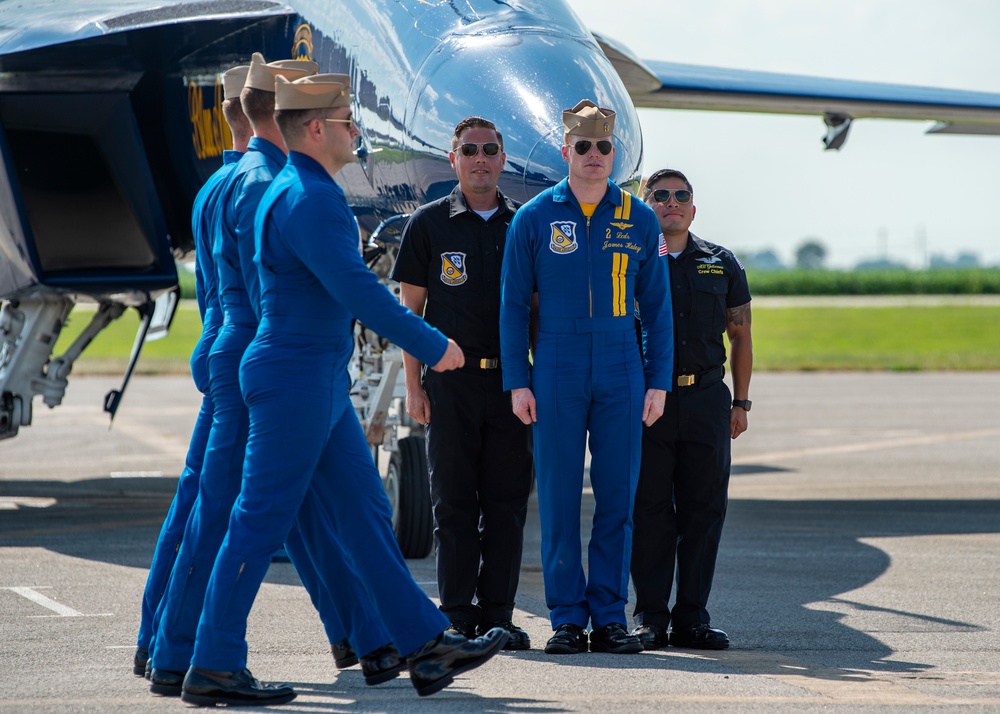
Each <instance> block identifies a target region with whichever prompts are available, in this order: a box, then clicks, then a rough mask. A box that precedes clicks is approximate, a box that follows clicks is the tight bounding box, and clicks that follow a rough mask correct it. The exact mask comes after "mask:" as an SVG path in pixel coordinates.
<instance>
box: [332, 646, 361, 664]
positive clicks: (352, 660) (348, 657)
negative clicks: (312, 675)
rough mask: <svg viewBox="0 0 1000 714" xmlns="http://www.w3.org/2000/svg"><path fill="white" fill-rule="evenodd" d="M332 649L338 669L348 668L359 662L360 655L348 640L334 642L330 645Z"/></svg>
mask: <svg viewBox="0 0 1000 714" xmlns="http://www.w3.org/2000/svg"><path fill="white" fill-rule="evenodd" d="M330 651H331V652H333V664H334V666H335V667H336V668H337V669H347V668H348V667H353V666H354V665H356V664H357V663H358V655H357V654H355V652H354V648H353V647H351V643H350V642H348V641H347V640H341V641H340V642H334V643H333V644H332V645H330Z"/></svg>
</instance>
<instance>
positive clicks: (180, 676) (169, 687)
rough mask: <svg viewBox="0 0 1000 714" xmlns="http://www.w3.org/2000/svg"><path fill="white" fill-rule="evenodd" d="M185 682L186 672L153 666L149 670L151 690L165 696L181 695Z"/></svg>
mask: <svg viewBox="0 0 1000 714" xmlns="http://www.w3.org/2000/svg"><path fill="white" fill-rule="evenodd" d="M183 684H184V672H175V671H173V670H170V669H157V668H156V667H153V669H152V670H150V672H149V691H150V692H152V693H153V694H159V695H161V696H164V697H179V696H180V695H181V685H183Z"/></svg>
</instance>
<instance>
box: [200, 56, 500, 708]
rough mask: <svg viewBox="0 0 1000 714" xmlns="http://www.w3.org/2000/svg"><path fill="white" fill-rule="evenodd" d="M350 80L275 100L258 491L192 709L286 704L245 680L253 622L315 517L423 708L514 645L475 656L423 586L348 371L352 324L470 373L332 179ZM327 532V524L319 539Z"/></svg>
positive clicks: (242, 503)
mask: <svg viewBox="0 0 1000 714" xmlns="http://www.w3.org/2000/svg"><path fill="white" fill-rule="evenodd" d="M342 77H343V75H317V76H315V77H307V78H303V79H299V80H296V81H295V82H286V81H285V80H284V79H283V78H278V81H277V84H276V108H277V112H276V117H277V121H278V125H279V127H280V129H281V132H282V136H283V137H284V139H285V142H286V144H287V146H288V148H289V149H290V152H289V157H288V163H287V165H286V166H285V168H284V169H282V171H281V173H279V174H278V176H276V177H275V179H274V182H273V183H272V184H271V186H270V187H269V188H268V190H267V192H266V193H265V195H264V197H263V198H262V200H261V203H260V206H259V208H258V211H257V216H256V221H255V225H254V234H255V245H256V251H255V255H254V262H255V264H256V265H257V268H258V275H259V279H260V281H259V285H260V296H261V301H260V308H261V320H260V327H259V329H258V330H257V334H256V336H255V337H254V340H253V342H252V343H251V344H250V346H249V348H248V349H247V352H246V356H245V357H244V359H243V364H242V365H241V370H240V381H241V384H242V387H243V393H244V396H245V398H246V403H247V406H248V407H249V411H250V438H249V441H248V443H247V450H246V461H245V464H244V476H243V486H242V490H241V491H240V496H239V499H238V500H237V502H236V505H235V506H234V508H233V512H232V517H231V518H230V522H229V531H228V533H227V534H226V539H225V541H224V542H223V544H222V548H221V550H220V551H219V556H218V558H217V560H216V562H215V566H214V568H213V571H212V577H211V581H210V582H209V586H208V590H207V592H206V597H205V606H204V610H203V612H202V616H201V621H200V623H199V625H198V636H197V641H196V644H195V650H194V656H193V658H192V661H191V668H190V669H189V670H188V673H187V676H186V677H185V679H184V691H183V694H182V698H183V699H184V701H186V702H189V703H193V704H201V705H206V704H218V703H227V704H280V703H284V702H287V701H290V700H291V699H293V698H294V697H295V691H294V689H292V687H290V686H288V685H274V684H262V683H260V682H259V681H257V680H256V679H255V678H254V677H253V675H251V674H250V672H249V670H248V669H247V668H246V664H247V662H246V659H247V643H246V639H245V638H246V621H247V616H248V615H249V612H250V609H251V606H252V605H253V601H254V598H255V597H256V594H257V591H258V589H259V588H260V584H261V582H262V580H263V579H264V575H265V574H266V572H267V567H268V564H269V561H270V557H271V553H273V552H274V550H275V549H276V548H277V547H278V546H279V545H281V543H282V541H283V540H284V539H285V536H286V534H287V533H288V532H289V529H290V528H291V527H292V525H293V522H294V521H295V519H296V514H298V513H300V511H302V510H303V509H313V510H317V511H321V512H324V513H326V514H328V516H329V522H330V523H332V524H333V527H334V530H335V537H336V542H333V541H331V540H330V538H329V533H328V531H326V530H322V529H320V528H313V529H307V528H302V537H303V540H304V541H305V544H306V547H307V549H308V552H309V555H310V556H311V557H312V558H313V561H314V562H315V564H316V566H317V571H318V572H319V574H320V576H321V577H322V578H323V580H324V582H325V583H326V585H327V587H328V588H330V589H335V588H337V587H339V583H338V582H337V581H336V580H334V579H332V578H331V574H330V572H329V570H328V569H327V568H326V567H325V564H326V562H327V561H328V559H329V558H330V557H331V555H334V554H335V553H336V551H338V550H340V549H341V548H342V549H344V550H345V551H346V552H347V553H348V555H349V556H350V558H351V559H352V561H353V563H354V565H355V567H356V568H357V571H358V573H359V575H360V577H361V579H362V581H363V582H364V586H365V588H366V589H367V591H368V593H369V594H370V596H371V599H372V601H373V602H374V605H375V608H376V609H377V612H378V615H379V616H380V617H381V619H382V621H383V622H384V624H385V627H386V629H387V630H388V632H389V634H390V635H391V638H392V641H393V643H395V645H396V647H397V648H398V650H399V652H400V653H403V654H405V655H408V657H407V662H408V667H409V670H410V680H411V682H412V683H413V685H414V687H416V689H417V693H418V694H420V695H427V694H432V693H434V692H436V691H439V690H440V689H442V688H443V687H445V686H446V685H447V684H449V683H450V682H451V681H452V679H453V678H454V676H455V675H456V674H458V673H459V672H463V671H467V670H469V669H472V668H473V667H476V666H479V665H480V664H482V663H483V662H485V661H486V660H487V659H489V657H491V656H492V655H493V654H494V653H496V651H498V650H499V649H500V648H501V647H503V645H504V644H505V643H506V641H507V633H506V632H505V631H504V630H502V629H499V628H497V629H494V630H491V631H490V632H488V633H487V634H486V635H484V636H483V637H480V638H477V639H475V640H467V639H465V638H463V637H460V636H458V635H452V634H449V633H446V632H444V630H445V628H446V627H447V625H448V620H447V618H446V617H445V616H444V615H443V614H442V613H441V612H440V611H439V610H438V609H437V608H436V607H435V606H434V604H433V603H432V602H431V600H430V599H429V598H428V597H427V596H426V595H425V594H424V593H423V591H422V590H421V589H420V587H419V586H418V585H417V584H416V583H415V582H414V581H413V578H412V577H411V576H410V573H409V570H408V569H407V567H406V562H405V561H404V560H403V557H402V554H401V553H400V551H399V547H398V545H397V544H396V540H395V536H394V534H393V530H392V514H391V512H390V507H389V502H388V499H387V497H386V495H385V492H384V491H383V490H382V483H381V479H380V477H379V474H378V471H377V470H376V468H375V464H374V462H373V460H372V457H371V452H370V451H369V448H368V444H367V441H366V440H365V437H364V433H363V431H362V429H361V425H360V423H359V421H358V418H357V415H356V413H355V411H354V407H353V406H352V404H351V400H350V394H349V387H350V377H349V374H348V370H347V366H348V363H349V360H350V357H351V354H352V352H353V335H352V331H353V319H354V318H355V317H357V318H358V319H360V320H362V321H363V322H364V324H365V325H367V326H368V327H371V328H372V329H373V330H376V331H377V332H378V333H379V334H381V335H383V336H385V337H387V338H388V339H391V340H392V341H394V342H395V343H397V344H398V345H400V347H401V348H403V349H404V350H406V351H409V352H411V353H412V354H414V355H415V356H416V357H417V358H418V359H420V360H421V361H423V362H424V363H425V364H430V365H433V368H434V369H436V370H448V369H455V368H457V367H461V366H462V364H463V361H464V359H463V355H462V351H461V349H460V348H459V347H458V345H457V344H456V343H455V342H454V341H451V340H448V339H447V338H445V336H444V335H442V334H441V333H440V332H439V331H437V330H436V329H434V328H431V327H429V326H428V325H427V324H426V323H425V322H424V321H423V320H421V319H420V318H418V317H417V316H415V315H413V314H412V313H411V312H410V311H409V310H407V309H406V308H405V307H403V306H402V305H400V304H399V303H398V302H397V301H396V300H395V298H393V297H392V295H391V294H390V293H389V292H388V291H387V290H386V289H385V287H384V286H382V285H381V284H380V283H379V282H378V278H377V277H376V276H375V275H374V274H373V273H371V272H370V271H369V270H368V269H367V267H366V266H365V264H364V261H363V260H362V257H361V254H360V252H359V250H358V234H357V226H356V222H355V220H354V216H353V214H352V213H351V211H350V208H349V207H348V205H347V202H346V200H345V198H344V193H343V191H342V190H341V189H340V187H339V186H338V185H337V184H336V182H335V181H334V180H333V176H334V175H335V174H336V173H337V172H338V171H339V170H340V169H341V168H342V167H344V166H346V165H347V164H349V163H351V162H353V161H354V140H355V138H356V137H357V136H358V130H357V128H356V127H355V126H354V123H353V120H352V114H351V108H350V88H349V86H348V85H347V84H345V83H343V82H342V81H337V80H338V79H340V78H342ZM314 525H315V523H314Z"/></svg>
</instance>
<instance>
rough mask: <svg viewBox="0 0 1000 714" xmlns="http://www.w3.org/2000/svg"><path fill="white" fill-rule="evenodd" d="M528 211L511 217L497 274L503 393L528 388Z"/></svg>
mask: <svg viewBox="0 0 1000 714" xmlns="http://www.w3.org/2000/svg"><path fill="white" fill-rule="evenodd" d="M529 211H530V208H529V210H525V209H524V208H522V209H521V210H519V211H518V212H517V213H515V214H514V219H513V220H512V221H511V222H510V227H509V228H508V229H507V246H506V248H505V249H504V256H503V265H502V268H501V271H500V362H501V364H503V388H504V390H506V391H509V390H511V389H520V388H522V387H530V386H531V368H530V366H529V363H528V346H529V335H528V325H529V320H530V312H531V296H532V293H533V292H534V290H535V255H534V248H533V245H532V242H531V226H530V221H529V220H528V213H529Z"/></svg>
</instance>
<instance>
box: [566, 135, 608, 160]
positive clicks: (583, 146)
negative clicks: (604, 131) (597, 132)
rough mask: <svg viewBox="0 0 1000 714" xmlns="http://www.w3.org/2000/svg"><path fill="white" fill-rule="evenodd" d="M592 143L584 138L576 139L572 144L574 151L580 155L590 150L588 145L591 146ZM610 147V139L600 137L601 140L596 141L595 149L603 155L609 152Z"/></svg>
mask: <svg viewBox="0 0 1000 714" xmlns="http://www.w3.org/2000/svg"><path fill="white" fill-rule="evenodd" d="M593 144H594V142H592V141H587V140H586V139H584V140H582V141H578V142H576V143H575V144H573V148H574V149H576V153H578V154H579V155H580V156H584V155H585V154H586V153H587V152H588V151H590V147H591V146H593ZM612 148H613V147H612V145H611V142H610V141H607V140H605V139H602V140H601V141H598V142H597V150H598V151H600V152H601V153H602V154H604V155H605V156H607V155H608V154H610V153H611V149H612Z"/></svg>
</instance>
